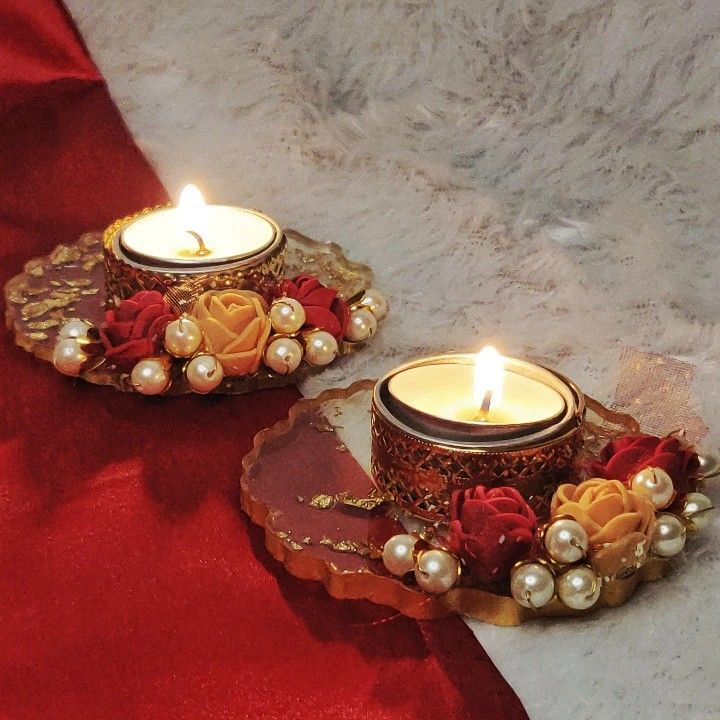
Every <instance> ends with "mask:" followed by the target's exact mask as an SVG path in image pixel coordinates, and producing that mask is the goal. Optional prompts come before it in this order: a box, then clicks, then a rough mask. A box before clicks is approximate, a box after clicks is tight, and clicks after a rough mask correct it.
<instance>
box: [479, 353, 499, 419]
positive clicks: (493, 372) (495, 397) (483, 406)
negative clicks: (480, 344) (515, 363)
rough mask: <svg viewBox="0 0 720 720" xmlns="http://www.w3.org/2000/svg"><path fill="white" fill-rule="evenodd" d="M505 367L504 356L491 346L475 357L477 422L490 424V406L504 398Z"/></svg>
mask: <svg viewBox="0 0 720 720" xmlns="http://www.w3.org/2000/svg"><path fill="white" fill-rule="evenodd" d="M504 365H505V363H504V360H503V356H502V355H501V354H500V353H499V352H498V351H497V350H496V349H495V348H494V347H491V346H489V345H488V346H486V347H484V348H483V349H482V350H481V351H480V352H479V353H478V354H477V355H476V356H475V373H474V382H473V402H474V404H475V407H476V408H478V412H477V415H476V417H475V420H476V421H477V422H488V421H489V417H490V406H491V405H492V404H494V405H497V404H498V403H499V402H500V400H501V398H502V391H503V373H504Z"/></svg>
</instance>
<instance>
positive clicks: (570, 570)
mask: <svg viewBox="0 0 720 720" xmlns="http://www.w3.org/2000/svg"><path fill="white" fill-rule="evenodd" d="M630 486H631V488H632V489H633V490H634V491H635V492H637V493H638V494H641V495H643V496H644V497H646V498H648V499H649V500H650V501H651V502H652V503H653V505H654V506H655V508H656V509H658V510H662V509H663V508H666V507H668V505H670V503H672V501H673V499H674V498H675V489H674V487H673V483H672V479H671V478H670V476H669V475H668V474H667V473H666V472H665V471H664V470H662V469H661V468H657V467H649V468H644V469H643V470H641V471H640V472H638V473H637V474H636V475H635V476H634V477H633V478H632V479H631V480H630ZM713 507H714V506H713V503H712V500H711V499H710V498H709V497H707V496H706V495H703V494H702V493H699V492H691V493H688V495H687V497H686V499H685V506H684V508H683V510H682V513H681V515H680V517H678V516H677V515H673V514H672V513H669V512H659V513H658V514H657V515H656V518H655V527H654V531H653V538H652V552H653V554H654V555H655V556H656V557H659V558H670V557H674V556H675V555H678V554H679V553H680V552H682V550H683V548H684V547H685V542H686V539H687V534H688V531H695V530H702V529H704V528H706V527H707V526H708V525H709V523H710V520H711V517H710V511H711V510H712V509H713ZM541 536H542V547H543V550H544V551H545V555H546V556H547V561H545V560H538V561H532V562H528V561H525V562H520V563H518V564H517V565H516V566H515V567H514V568H513V571H512V573H511V576H510V591H511V594H512V596H513V598H514V599H515V600H516V601H517V602H518V603H519V604H520V605H522V606H524V607H526V608H530V609H533V610H539V609H540V608H542V607H545V606H546V605H547V604H548V603H550V602H551V601H552V600H553V598H555V597H557V598H558V599H559V600H560V601H561V602H562V603H563V604H564V605H566V606H567V607H569V608H572V609H574V610H587V609H588V608H590V607H592V606H593V605H594V604H595V603H596V602H597V601H598V599H599V598H600V591H601V589H602V582H601V578H599V577H598V576H597V573H596V572H595V571H594V570H593V568H592V567H590V566H589V565H587V564H584V558H585V555H586V553H587V551H588V536H587V533H586V531H585V529H584V528H583V527H582V526H581V525H580V524H579V523H578V522H576V521H575V520H574V519H572V518H570V517H561V518H556V519H555V520H554V521H552V522H551V523H549V524H548V525H547V526H546V527H545V528H544V530H543V532H542V533H541ZM574 563H578V564H574Z"/></svg>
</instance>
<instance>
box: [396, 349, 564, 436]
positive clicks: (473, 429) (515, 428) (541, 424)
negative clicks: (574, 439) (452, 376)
mask: <svg viewBox="0 0 720 720" xmlns="http://www.w3.org/2000/svg"><path fill="white" fill-rule="evenodd" d="M436 357H446V356H436ZM463 357H464V358H469V359H470V362H453V363H432V362H429V363H409V365H410V367H408V368H404V367H403V368H396V371H395V372H392V373H390V374H389V375H388V377H387V389H388V394H389V395H390V396H391V397H392V400H393V403H394V404H397V405H399V406H400V407H402V408H403V409H404V410H405V411H406V413H407V414H409V415H411V416H416V417H418V418H421V419H422V420H424V421H425V422H426V423H427V424H428V425H434V426H435V427H437V428H439V429H441V430H446V431H449V432H451V433H452V432H453V431H454V430H455V429H456V428H462V429H463V431H464V432H465V433H466V434H467V435H468V436H470V435H477V436H478V437H480V436H482V437H495V438H498V439H501V438H506V437H517V436H518V435H528V434H530V433H531V432H533V430H542V429H544V428H547V427H550V426H552V425H556V424H557V423H558V422H559V421H560V420H561V419H562V418H563V417H565V416H566V415H567V412H568V408H569V407H574V405H575V402H576V398H575V397H574V395H573V392H572V389H571V388H570V386H569V385H568V384H567V383H566V382H563V381H562V380H560V379H559V378H558V374H557V373H554V372H553V371H551V370H548V369H547V368H544V367H543V366H541V365H538V364H537V363H528V362H526V361H523V360H518V359H517V358H509V359H510V360H512V361H513V363H514V364H518V365H523V366H525V365H528V366H532V367H533V369H534V368H537V369H539V370H544V371H546V373H547V375H549V376H550V378H551V379H552V380H556V381H557V382H554V383H545V382H544V383H543V384H544V385H546V386H547V387H549V388H550V389H552V390H553V391H555V392H556V393H557V394H558V395H559V396H560V398H561V400H562V408H561V409H560V410H559V411H558V412H556V413H555V414H554V415H551V416H549V417H546V418H543V419H541V420H532V421H529V422H514V423H492V422H482V421H480V420H453V419H450V418H448V417H443V416H440V415H433V414H432V413H430V412H427V411H425V410H422V409H421V408H419V407H416V406H415V405H412V404H411V403H409V402H406V401H405V400H402V399H400V398H398V396H397V395H394V394H393V392H392V390H391V389H390V385H391V384H392V381H393V379H394V378H396V377H397V376H398V375H401V374H402V373H403V372H406V371H408V370H414V369H416V368H419V367H431V366H433V365H439V364H453V365H465V366H470V365H471V364H472V358H473V356H472V355H467V356H463ZM505 369H506V370H507V371H509V372H513V373H515V374H516V375H521V376H523V377H529V375H526V374H524V373H519V372H517V368H512V367H510V368H505ZM540 380H541V381H542V378H540Z"/></svg>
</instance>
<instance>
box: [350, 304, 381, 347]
mask: <svg viewBox="0 0 720 720" xmlns="http://www.w3.org/2000/svg"><path fill="white" fill-rule="evenodd" d="M376 330H377V318H376V317H375V316H374V315H373V314H372V313H371V312H370V310H368V309H367V308H364V307H362V308H355V309H354V310H353V311H352V312H351V313H350V323H349V324H348V328H347V330H346V331H345V337H346V338H347V339H348V340H349V341H350V342H363V341H364V340H368V339H369V338H371V337H372V336H373V335H374V334H375V331H376Z"/></svg>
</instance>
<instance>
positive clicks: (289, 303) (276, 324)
mask: <svg viewBox="0 0 720 720" xmlns="http://www.w3.org/2000/svg"><path fill="white" fill-rule="evenodd" d="M269 315H270V323H271V324H272V326H273V329H274V330H275V332H279V333H286V334H287V335H292V334H293V333H296V332H297V331H298V330H300V328H301V327H302V326H303V325H304V324H305V308H304V307H303V306H302V304H301V303H300V302H298V301H297V300H295V299H294V298H289V297H283V298H280V299H279V300H276V301H275V302H274V303H273V304H272V305H271V306H270V313H269Z"/></svg>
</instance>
